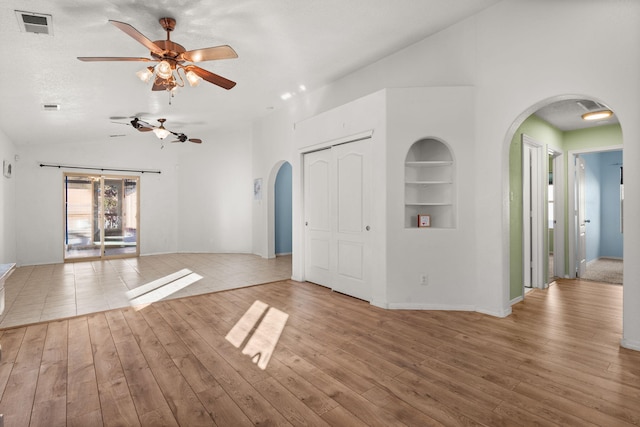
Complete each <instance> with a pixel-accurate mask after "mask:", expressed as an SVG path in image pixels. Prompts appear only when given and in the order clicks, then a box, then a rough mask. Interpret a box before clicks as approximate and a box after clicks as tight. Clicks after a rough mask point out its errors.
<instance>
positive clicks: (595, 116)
mask: <svg viewBox="0 0 640 427" xmlns="http://www.w3.org/2000/svg"><path fill="white" fill-rule="evenodd" d="M611 116H613V111H611V110H600V111H591V112H589V113H584V114H583V115H582V120H602V119H606V118H609V117H611Z"/></svg>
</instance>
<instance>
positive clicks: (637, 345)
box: [620, 338, 640, 351]
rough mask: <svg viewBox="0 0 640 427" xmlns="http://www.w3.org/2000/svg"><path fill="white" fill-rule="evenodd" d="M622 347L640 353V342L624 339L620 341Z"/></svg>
mask: <svg viewBox="0 0 640 427" xmlns="http://www.w3.org/2000/svg"><path fill="white" fill-rule="evenodd" d="M620 346H622V347H624V348H628V349H629V350H636V351H640V341H634V340H628V339H626V338H622V339H621V340H620Z"/></svg>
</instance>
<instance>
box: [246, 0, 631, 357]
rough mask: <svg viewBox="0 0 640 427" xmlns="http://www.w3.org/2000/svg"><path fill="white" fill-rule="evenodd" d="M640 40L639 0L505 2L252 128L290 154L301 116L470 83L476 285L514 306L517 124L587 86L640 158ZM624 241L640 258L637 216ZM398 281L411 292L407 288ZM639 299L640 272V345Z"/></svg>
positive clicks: (258, 138) (497, 303)
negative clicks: (379, 94)
mask: <svg viewBox="0 0 640 427" xmlns="http://www.w3.org/2000/svg"><path fill="white" fill-rule="evenodd" d="M638 40H640V3H638V2H630V1H623V0H614V1H608V2H595V1H593V2H575V1H570V0H559V1H558V0H556V1H533V0H509V1H504V2H501V3H499V4H497V5H496V6H494V7H492V8H489V9H487V10H485V11H484V12H482V13H480V14H479V15H477V16H475V17H473V18H470V19H468V20H466V21H464V22H462V23H460V24H458V25H455V26H453V27H451V28H449V29H447V30H444V31H442V32H441V33H439V34H436V35H435V36H432V37H430V38H428V39H425V40H423V41H421V42H419V43H417V44H415V45H413V46H411V47H409V48H407V49H405V50H403V51H400V52H398V53H396V54H394V55H392V56H390V57H388V58H385V59H383V60H381V61H378V62H376V63H374V64H372V65H370V66H368V67H366V68H364V69H362V70H359V71H357V72H355V73H353V74H351V75H349V76H346V77H344V78H343V79H341V80H339V81H337V82H335V83H334V84H331V85H329V86H327V87H324V88H320V89H318V90H316V91H313V92H311V93H309V94H308V95H306V96H304V97H300V96H298V97H296V98H295V99H292V100H291V101H292V103H291V106H290V108H289V109H288V110H283V111H279V112H276V113H274V114H272V115H271V116H269V117H267V118H265V119H263V120H262V121H260V123H258V124H256V125H255V126H254V147H260V149H261V150H267V149H266V148H265V144H266V145H267V146H268V147H269V148H273V149H274V150H276V151H279V152H281V150H283V149H285V148H286V146H287V144H288V142H287V143H285V142H283V141H282V138H281V137H282V135H286V136H287V138H286V139H287V141H289V140H290V139H289V135H290V134H291V132H292V131H291V127H292V123H295V122H298V121H300V120H301V119H303V118H306V117H311V116H313V115H316V114H318V113H320V112H322V111H326V110H328V109H330V108H333V107H336V106H339V105H341V104H345V103H347V102H350V101H352V100H354V99H356V98H359V97H361V96H364V95H367V94H369V93H373V92H375V91H377V90H380V89H382V88H385V87H410V86H445V85H473V86H474V87H475V93H476V100H475V106H474V107H475V114H474V115H475V117H476V120H475V123H460V125H461V126H471V127H473V128H474V129H475V131H474V143H473V145H474V147H475V148H474V151H473V155H474V162H475V165H476V168H475V169H473V168H472V169H470V170H468V171H461V174H462V176H461V177H460V179H461V181H465V182H469V183H473V184H472V185H473V194H475V196H472V197H475V198H474V201H473V204H472V206H471V207H470V212H469V215H471V216H472V217H473V221H474V224H473V227H472V230H473V232H472V233H473V236H471V235H469V236H467V237H468V239H469V242H471V243H473V242H474V241H475V242H477V250H476V251H475V263H474V265H475V268H474V272H473V274H472V276H473V277H472V283H470V284H469V286H470V287H471V288H473V289H474V291H475V292H473V291H472V293H473V294H474V300H475V301H474V303H475V306H476V308H477V309H478V310H480V311H484V312H489V313H498V314H499V313H503V314H507V313H508V312H509V311H510V307H509V270H508V269H509V233H508V231H509V200H508V194H509V191H508V148H509V142H510V140H511V137H512V135H513V132H514V131H515V129H516V128H517V126H518V125H519V124H520V123H521V122H522V121H523V120H524V119H525V118H526V117H527V116H529V115H530V114H531V113H532V112H533V111H535V109H537V108H538V107H540V106H542V105H543V104H544V103H545V102H548V100H550V99H552V98H553V97H557V96H560V95H580V96H585V97H587V98H591V99H597V100H601V101H603V102H605V103H607V104H608V105H609V106H611V107H612V108H613V110H614V111H615V112H616V113H617V115H618V117H619V119H620V121H621V123H622V130H623V136H624V142H625V146H624V157H625V164H626V165H634V164H638V160H640V147H639V146H638V145H637V144H635V141H638V140H640V124H639V123H638V120H637V118H638V117H640V96H639V95H640V79H639V78H638V76H639V75H640V51H639V50H638V49H637V42H638ZM267 123H268V126H267V125H266V124H267ZM254 160H255V163H254V165H253V170H254V176H260V175H264V174H265V173H266V171H268V170H269V168H270V166H271V163H272V160H271V159H261V158H254ZM292 164H293V163H292ZM294 167H295V164H294ZM625 169H629V171H628V173H627V170H625V175H627V176H628V180H625V181H626V182H628V183H629V185H628V186H627V185H625V187H626V188H625V190H626V200H625V210H626V212H625V216H626V217H627V218H630V217H633V216H634V214H632V213H630V212H635V213H636V214H635V215H636V216H637V213H638V212H640V188H639V186H640V179H639V178H640V176H639V175H640V170H638V169H637V168H633V167H632V166H628V167H627V168H625ZM294 173H295V172H294ZM464 174H467V175H466V176H465V175H464ZM389 179H391V177H390V178H389ZM626 182H625V184H626ZM296 185H297V187H296ZM392 185H393V183H391V182H389V186H392ZM299 194H300V186H299V183H295V182H294V196H293V197H294V205H295V204H296V199H297V198H299ZM298 202H299V200H298ZM258 213H259V212H258ZM295 215H296V214H295V212H294V222H295V220H296V219H295ZM254 227H256V229H254V236H256V235H262V234H264V227H266V224H265V221H262V220H261V218H258V219H254ZM294 238H295V237H294ZM624 239H625V247H624V252H625V257H626V258H628V259H637V258H638V257H640V243H639V242H640V225H639V224H635V223H634V224H631V221H630V224H629V226H628V227H627V228H626V229H625V236H624ZM254 248H255V245H254ZM296 250H301V248H300V247H295V246H294V253H295V251H296ZM403 255H405V254H402V253H400V254H397V255H396V256H398V257H402V256H403ZM451 256H452V257H454V256H455V254H452V255H451ZM295 267H296V266H295V265H294V268H295ZM460 268H467V266H460ZM624 268H625V271H624V274H625V277H638V276H639V275H640V265H638V264H637V263H625V267H624ZM437 274H441V272H437ZM394 286H398V287H402V286H410V285H409V284H402V283H398V284H394ZM398 291H399V292H405V293H408V289H407V290H405V291H403V290H402V289H399V290H398ZM638 301H640V282H637V281H636V282H632V281H627V282H625V293H624V334H623V343H624V345H626V346H628V347H634V348H638V349H640V303H639V302H638Z"/></svg>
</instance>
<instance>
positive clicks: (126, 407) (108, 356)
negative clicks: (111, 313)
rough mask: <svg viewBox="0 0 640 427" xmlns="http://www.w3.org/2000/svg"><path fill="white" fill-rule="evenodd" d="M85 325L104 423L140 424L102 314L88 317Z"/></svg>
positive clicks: (107, 325)
mask: <svg viewBox="0 0 640 427" xmlns="http://www.w3.org/2000/svg"><path fill="white" fill-rule="evenodd" d="M88 324H89V334H90V337H91V346H92V349H93V360H94V369H95V373H96V380H97V384H98V393H99V396H100V407H101V411H102V421H103V423H104V425H105V426H118V425H120V426H123V425H127V426H138V425H140V420H139V418H138V413H137V412H136V408H135V405H134V403H133V397H132V395H131V392H130V390H129V386H128V384H127V380H126V378H125V375H124V370H123V368H122V362H121V361H120V358H119V355H118V352H117V350H116V346H115V343H114V339H113V337H112V336H111V330H110V329H109V324H108V322H107V319H106V317H105V315H104V314H103V313H97V314H92V315H90V316H88Z"/></svg>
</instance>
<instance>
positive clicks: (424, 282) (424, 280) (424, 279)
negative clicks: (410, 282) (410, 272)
mask: <svg viewBox="0 0 640 427" xmlns="http://www.w3.org/2000/svg"><path fill="white" fill-rule="evenodd" d="M420 284H421V285H422V286H427V285H428V284H429V276H427V275H426V274H422V275H420Z"/></svg>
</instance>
